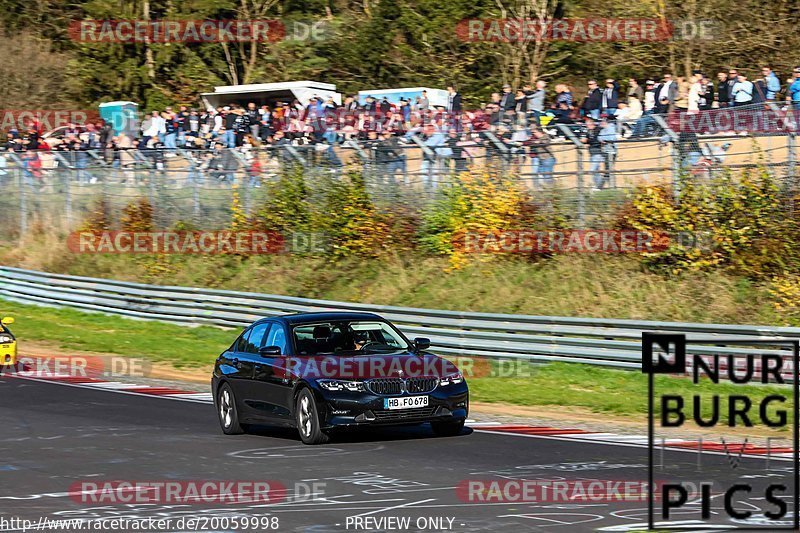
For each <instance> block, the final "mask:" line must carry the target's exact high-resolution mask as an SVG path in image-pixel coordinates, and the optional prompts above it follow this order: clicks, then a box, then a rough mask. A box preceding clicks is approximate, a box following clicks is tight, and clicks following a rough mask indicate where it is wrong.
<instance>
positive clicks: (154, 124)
mask: <svg viewBox="0 0 800 533" xmlns="http://www.w3.org/2000/svg"><path fill="white" fill-rule="evenodd" d="M166 132H167V121H166V120H164V118H163V117H162V116H161V114H160V113H159V112H158V111H153V112H152V113H150V118H148V119H147V120H145V121H144V123H143V124H142V143H143V144H147V141H149V140H150V139H152V138H153V137H158V136H160V135H164V134H165V133H166Z"/></svg>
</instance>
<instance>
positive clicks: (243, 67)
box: [221, 0, 278, 85]
mask: <svg viewBox="0 0 800 533" xmlns="http://www.w3.org/2000/svg"><path fill="white" fill-rule="evenodd" d="M277 4H278V0H239V4H238V6H237V7H236V19H237V20H238V21H239V22H245V23H246V22H252V21H255V20H264V19H266V17H268V16H269V15H270V14H272V13H273V11H272V8H273V7H275V6H276V5H277ZM221 44H222V50H223V51H224V53H225V60H226V62H227V64H228V72H227V75H228V79H229V81H230V82H231V83H232V84H233V85H239V84H240V83H244V84H247V83H251V82H252V81H253V80H254V78H255V75H256V73H257V72H258V59H259V57H260V56H261V52H262V50H264V48H265V46H266V45H267V44H268V43H264V42H260V41H258V40H253V41H250V42H247V41H244V40H238V41H236V42H234V43H227V42H224V41H223V42H222V43H221Z"/></svg>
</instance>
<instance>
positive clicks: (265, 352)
mask: <svg viewBox="0 0 800 533" xmlns="http://www.w3.org/2000/svg"><path fill="white" fill-rule="evenodd" d="M258 354H259V355H260V356H261V357H274V356H276V355H280V354H281V347H280V346H263V347H262V348H260V349H259V350H258Z"/></svg>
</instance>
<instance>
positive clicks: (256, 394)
mask: <svg viewBox="0 0 800 533" xmlns="http://www.w3.org/2000/svg"><path fill="white" fill-rule="evenodd" d="M271 325H272V323H271V322H259V323H257V324H254V325H253V327H252V328H250V335H249V336H248V337H247V339H246V340H245V342H243V343H242V344H241V346H240V350H239V352H237V355H238V357H239V361H240V364H242V365H247V366H249V367H250V369H251V378H250V379H249V380H246V381H243V382H242V385H243V386H242V397H243V399H244V402H245V403H246V404H247V408H248V410H249V411H250V412H251V414H252V415H253V416H256V417H264V416H268V413H267V412H266V411H267V410H268V408H267V406H265V401H264V397H263V396H264V395H263V391H262V390H261V387H259V383H258V382H257V381H256V380H255V373H256V369H258V370H259V371H260V366H261V363H262V360H261V356H260V355H259V353H258V350H259V348H261V346H263V343H264V340H265V338H266V336H267V332H269V328H270V326H271Z"/></svg>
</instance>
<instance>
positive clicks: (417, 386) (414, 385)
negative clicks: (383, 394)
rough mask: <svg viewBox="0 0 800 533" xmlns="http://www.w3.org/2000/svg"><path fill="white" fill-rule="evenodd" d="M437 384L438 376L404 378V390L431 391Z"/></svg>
mask: <svg viewBox="0 0 800 533" xmlns="http://www.w3.org/2000/svg"><path fill="white" fill-rule="evenodd" d="M438 384H439V378H408V379H407V380H406V391H408V392H412V393H413V392H431V391H432V390H433V389H435V388H436V385H438Z"/></svg>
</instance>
